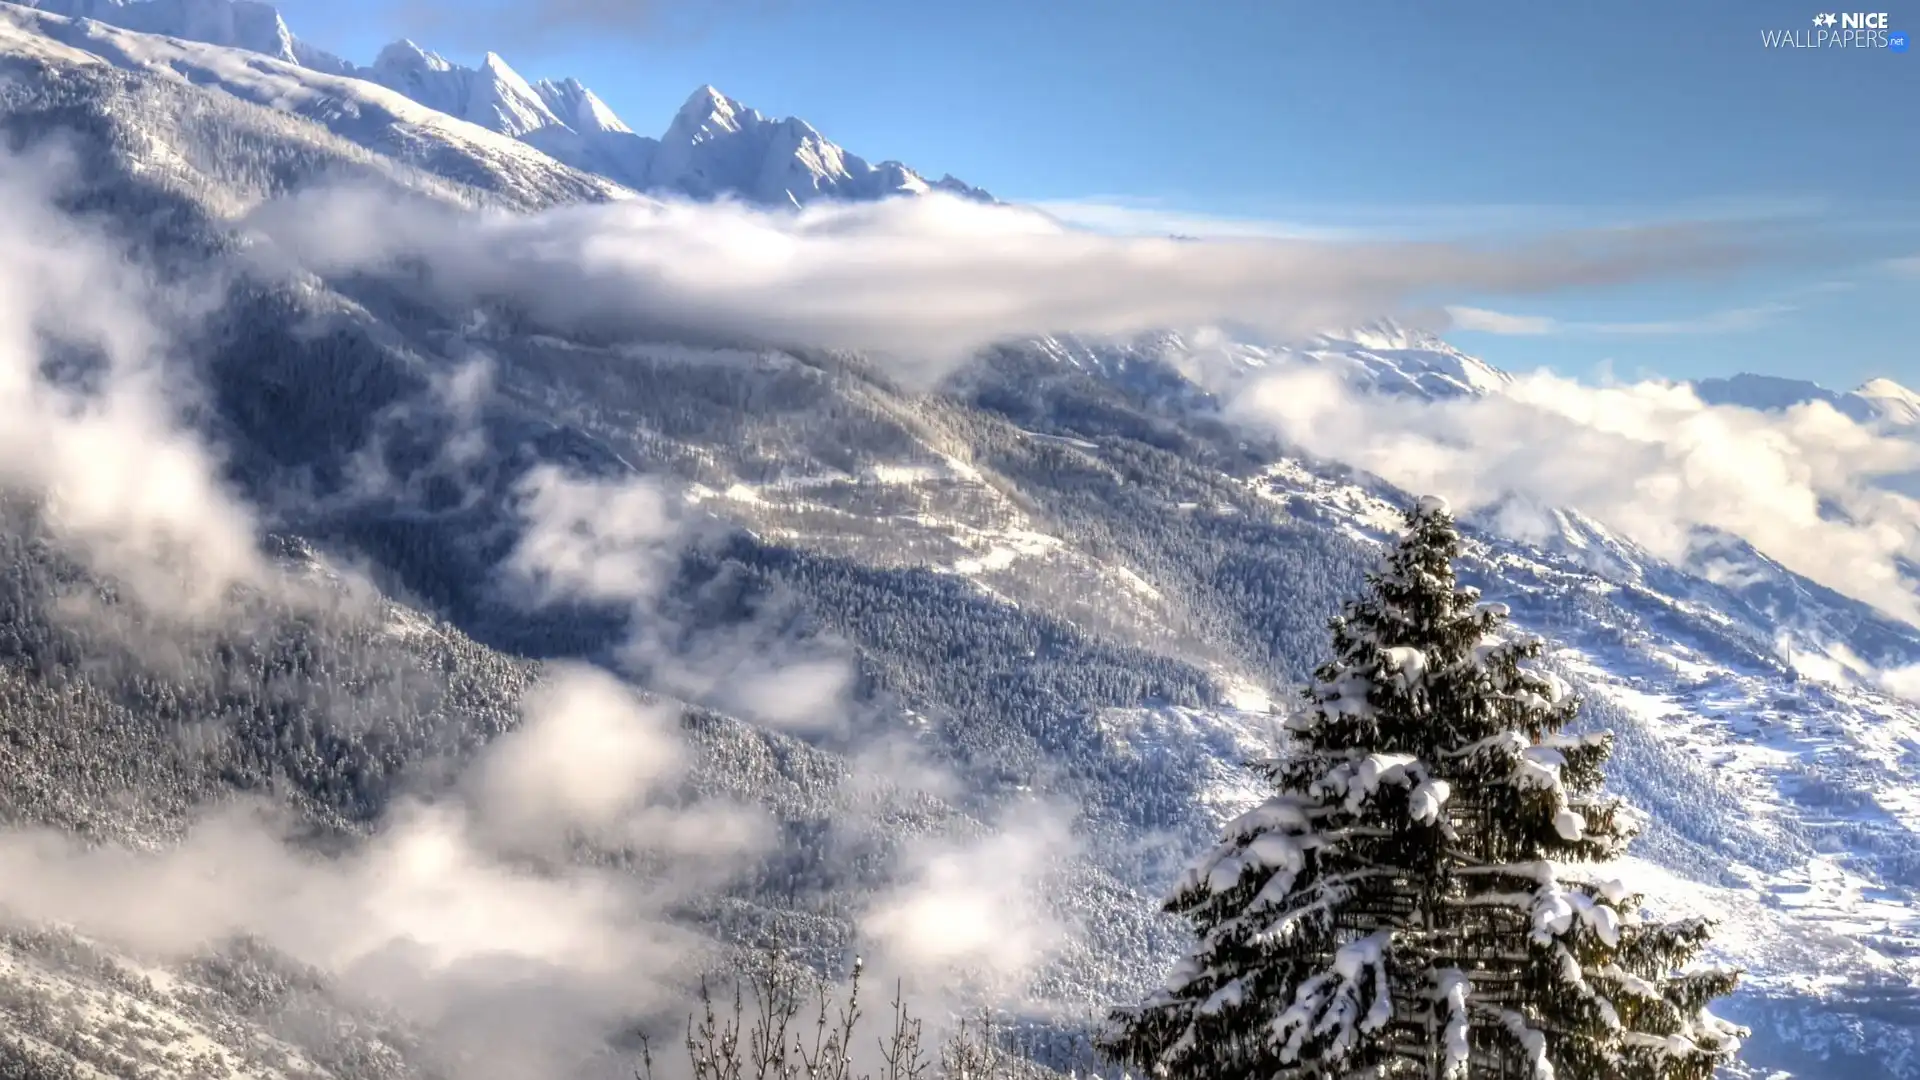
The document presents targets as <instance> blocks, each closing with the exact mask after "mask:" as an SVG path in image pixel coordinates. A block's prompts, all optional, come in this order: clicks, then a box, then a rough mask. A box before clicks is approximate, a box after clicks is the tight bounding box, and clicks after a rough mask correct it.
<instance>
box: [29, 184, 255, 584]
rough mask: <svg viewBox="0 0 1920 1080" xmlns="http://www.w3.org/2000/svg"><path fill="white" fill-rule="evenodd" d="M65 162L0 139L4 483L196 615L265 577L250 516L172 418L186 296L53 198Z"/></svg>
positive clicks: (67, 533) (89, 553)
mask: <svg viewBox="0 0 1920 1080" xmlns="http://www.w3.org/2000/svg"><path fill="white" fill-rule="evenodd" d="M76 168H78V166H77V165H75V164H74V163H73V162H72V161H70V160H69V159H67V158H66V157H64V156H63V155H61V154H58V153H54V152H51V151H47V150H44V149H43V150H42V151H41V152H38V153H34V154H29V155H16V154H13V153H9V152H4V151H0V201H3V202H4V203H5V205H6V206H7V212H6V213H5V214H4V215H0V489H10V490H12V491H13V492H15V493H23V494H25V495H27V496H28V497H29V498H31V499H33V500H35V501H37V502H39V503H40V504H41V505H42V506H43V507H44V510H45V513H46V517H47V521H48V523H49V525H50V527H51V528H52V529H53V532H54V535H55V536H56V538H58V539H59V540H60V541H61V542H62V543H63V544H64V545H65V546H67V547H68V548H69V549H70V550H71V551H72V552H73V553H74V554H76V555H78V556H80V557H81V558H83V559H84V560H86V561H87V562H88V563H89V564H91V565H92V566H93V568H94V569H96V570H98V571H101V572H103V573H106V574H110V575H113V576H115V577H117V578H118V579H120V581H121V582H122V583H123V584H124V585H126V586H127V587H128V588H129V589H130V590H131V591H132V592H133V593H134V594H135V596H136V597H138V598H139V599H142V600H144V601H146V602H147V603H148V606H149V607H150V609H152V611H153V612H155V613H157V614H167V615H173V616H188V615H195V614H204V613H206V612H208V611H210V610H213V609H215V608H217V607H218V606H219V605H220V603H221V601H222V599H223V597H224V595H225V592H226V589H227V588H228V586H230V585H232V584H234V583H236V582H241V581H258V580H259V579H260V578H261V577H262V565H263V564H262V562H261V560H260V557H259V554H258V552H257V550H256V548H255V545H254V533H253V522H252V518H251V515H250V514H249V512H248V511H247V509H246V508H245V507H244V506H243V505H242V504H241V503H240V502H239V501H238V500H237V499H235V498H234V497H232V496H231V495H230V494H229V493H228V492H227V491H226V490H225V488H224V486H223V484H222V482H221V480H220V478H219V477H220V472H219V465H220V462H219V458H218V455H217V454H216V453H215V452H214V451H213V449H212V448H211V447H210V446H209V445H207V443H206V442H205V441H204V440H202V439H200V438H199V437H197V436H195V435H194V434H193V433H191V432H190V431H188V430H187V429H186V427H185V426H184V425H183V424H182V423H181V422H180V421H179V419H178V417H179V412H180V409H181V406H182V405H183V404H185V402H184V401H183V400H182V394H183V393H184V392H185V390H184V388H185V387H186V386H187V385H189V383H188V380H185V379H183V378H181V377H180V376H179V373H178V372H176V371H175V370H173V368H172V367H171V365H170V364H169V362H168V360H169V358H168V355H167V352H168V349H169V347H170V340H171V331H172V330H173V329H174V327H173V326H171V325H169V321H170V319H172V318H175V317H186V316H189V315H190V314H191V312H190V310H189V306H190V305H189V304H188V302H187V301H186V300H185V299H184V298H183V292H182V291H180V290H174V291H169V290H168V289H165V288H163V287H162V286H161V285H160V284H159V283H157V282H156V281H154V280H153V279H152V278H151V277H149V276H148V275H147V274H146V273H144V272H143V271H142V270H141V269H140V268H139V267H138V265H137V264H136V263H135V262H133V261H132V260H129V259H128V258H127V255H126V252H125V250H124V248H123V246H122V245H121V244H120V243H119V242H117V241H115V240H114V239H112V238H111V237H109V236H108V235H106V234H105V233H104V232H102V231H100V230H99V229H98V228H97V227H96V226H94V225H93V224H90V223H88V222H86V221H84V220H83V219H79V218H75V217H72V216H70V215H68V214H65V213H63V212H62V211H60V210H59V209H58V208H57V207H56V206H55V202H54V199H55V192H56V190H57V189H58V188H59V187H60V186H61V185H62V184H65V183H68V182H70V180H71V179H72V176H73V170H74V169H76ZM198 284H199V285H200V286H201V287H203V288H209V287H210V286H209V283H206V282H201V283H198ZM63 365H64V366H65V367H66V369H67V371H68V372H69V374H68V375H67V376H66V377H61V376H59V375H57V374H54V373H53V372H55V371H56V370H58V369H59V368H60V367H62V366H63Z"/></svg>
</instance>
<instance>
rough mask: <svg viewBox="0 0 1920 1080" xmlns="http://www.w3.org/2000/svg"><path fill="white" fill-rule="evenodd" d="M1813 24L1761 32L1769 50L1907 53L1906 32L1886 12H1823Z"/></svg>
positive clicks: (1763, 45) (1761, 39)
mask: <svg viewBox="0 0 1920 1080" xmlns="http://www.w3.org/2000/svg"><path fill="white" fill-rule="evenodd" d="M1810 22H1811V25H1809V26H1802V27H1793V28H1782V29H1777V30H1762V31H1760V45H1761V47H1763V48H1768V49H1885V50H1886V51H1888V52H1895V53H1903V52H1906V51H1907V45H1908V37H1907V32H1906V31H1905V30H1895V29H1893V28H1892V24H1891V23H1890V22H1888V21H1887V13H1886V12H1884V11H1822V12H1819V13H1818V14H1816V15H1814V16H1813V18H1812V19H1811V20H1810Z"/></svg>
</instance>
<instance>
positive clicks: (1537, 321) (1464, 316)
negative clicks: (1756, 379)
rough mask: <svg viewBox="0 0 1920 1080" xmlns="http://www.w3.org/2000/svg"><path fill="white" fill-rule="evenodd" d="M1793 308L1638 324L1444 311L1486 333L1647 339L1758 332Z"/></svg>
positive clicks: (1472, 310) (1762, 307)
mask: <svg viewBox="0 0 1920 1080" xmlns="http://www.w3.org/2000/svg"><path fill="white" fill-rule="evenodd" d="M1793 310H1794V308H1793V306H1792V305H1789V304H1759V305H1755V306H1752V307H1739V308H1726V309H1723V310H1720V311H1710V312H1707V313H1705V314H1702V315H1695V316H1690V317H1686V318H1679V319H1650V320H1643V321H1638V322H1582V321H1568V320H1562V319H1556V318H1553V317H1551V316H1547V315H1516V314H1510V313H1508V312H1502V311H1490V310H1488V309H1486V308H1476V307H1463V306H1453V307H1448V308H1447V309H1446V311H1447V315H1448V317H1449V318H1450V320H1451V321H1452V323H1453V325H1454V326H1455V327H1457V328H1458V329H1461V330H1472V331H1477V332H1479V333H1485V334H1507V335H1514V336H1538V335H1542V334H1639V335H1648V336H1661V335H1687V334H1732V333H1740V332H1743V331H1748V330H1757V329H1760V328H1761V327H1764V326H1766V325H1767V324H1769V323H1771V322H1772V321H1773V320H1774V319H1775V318H1777V317H1778V316H1780V315H1784V314H1786V313H1788V312H1790V311H1793Z"/></svg>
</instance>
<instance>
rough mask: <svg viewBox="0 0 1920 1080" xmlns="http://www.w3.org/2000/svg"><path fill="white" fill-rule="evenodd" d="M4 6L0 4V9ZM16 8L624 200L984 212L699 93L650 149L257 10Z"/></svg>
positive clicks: (559, 103)
mask: <svg viewBox="0 0 1920 1080" xmlns="http://www.w3.org/2000/svg"><path fill="white" fill-rule="evenodd" d="M4 2H9V0H0V3H4ZM19 3H20V4H21V5H22V6H26V7H31V8H37V9H39V10H41V11H45V12H48V13H51V14H56V15H63V16H66V17H68V18H73V19H88V20H94V21H97V22H101V23H105V24H108V25H111V26H115V27H119V28H122V29H126V30H133V31H136V32H139V33H143V34H158V35H164V36H166V37H172V38H178V39H181V40H183V41H191V42H200V43H204V44H209V45H219V46H223V47H229V48H235V49H244V50H247V51H249V52H254V53H259V54H261V55H263V56H269V57H272V58H274V59H276V60H281V61H285V62H287V63H290V64H296V65H299V66H302V67H305V68H308V69H310V70H313V71H318V72H321V73H323V74H326V75H340V76H346V77H350V78H355V79H361V80H365V81H368V82H372V83H376V84H378V85H380V86H384V87H387V88H388V89H390V90H394V91H397V92H398V93H400V94H403V95H405V96H406V97H408V98H410V99H412V100H413V101H415V102H418V103H419V104H421V105H424V106H426V107H427V108H429V109H432V110H434V111H436V112H439V113H442V114H445V115H447V116H451V117H454V118H457V119H460V120H464V121H467V122H468V123H471V124H474V125H477V126H479V127H482V128H485V129H487V130H488V131H492V132H496V133H498V134H501V135H505V136H508V137H510V138H513V139H517V140H522V141H524V142H525V143H526V144H528V145H530V146H533V147H535V148H537V149H539V150H540V151H541V152H543V153H545V154H547V155H549V156H551V157H552V158H554V159H555V160H557V161H559V162H561V163H563V164H565V165H568V166H571V167H573V168H576V169H579V170H582V171H584V172H588V173H592V174H595V175H598V176H602V177H605V178H607V179H609V180H612V181H614V182H616V183H618V184H621V185H624V186H626V187H628V188H631V189H634V190H636V191H662V192H673V193H678V194H681V195H688V196H692V197H694V198H702V199H705V198H718V197H723V196H724V197H730V198H737V199H744V200H746V201H748V202H755V203H760V204H764V205H768V206H783V207H784V206H800V205H804V204H806V203H808V202H812V201H814V200H815V199H823V198H825V199H842V200H869V199H880V198H887V197H890V196H895V195H917V194H924V193H926V192H928V191H935V190H938V191H943V192H947V193H949V194H953V195H959V196H962V197H964V198H971V199H980V200H984V201H992V196H990V195H988V194H987V193H986V192H984V191H982V190H980V189H978V188H975V187H972V186H971V185H968V184H965V183H963V182H961V181H959V180H956V179H954V178H953V177H952V176H944V177H942V178H940V179H939V180H932V181H930V180H928V179H926V178H924V177H922V176H921V175H920V174H919V173H917V172H915V171H914V170H912V169H910V168H908V167H907V166H905V165H902V164H901V163H899V162H897V161H883V162H880V163H878V164H873V163H869V162H868V161H867V160H866V159H865V158H862V157H860V156H858V155H855V154H851V153H848V152H847V151H846V150H844V149H842V148H841V147H839V146H838V145H836V144H834V143H833V142H831V141H829V140H828V139H827V138H826V137H824V136H822V135H821V134H820V133H819V132H818V131H815V130H814V129H813V128H812V127H811V126H810V125H808V124H807V123H806V122H805V121H804V120H800V119H797V118H794V117H788V118H786V119H784V120H775V119H771V118H769V117H766V116H763V115H761V114H760V113H758V112H756V111H754V110H753V109H750V108H748V107H746V106H745V105H742V104H741V103H739V102H737V101H734V100H733V99H731V98H728V97H727V96H725V95H724V94H721V93H720V92H719V91H718V90H715V89H714V88H712V87H710V86H706V87H701V88H700V89H699V90H696V91H695V92H694V93H693V95H692V96H690V97H689V98H688V99H687V102H686V104H685V105H683V106H682V107H681V109H680V111H679V112H678V113H677V114H676V115H675V116H674V118H673V120H672V121H671V123H670V124H669V125H668V127H667V130H666V133H665V134H664V135H663V136H661V137H660V138H659V139H652V138H648V137H645V136H641V135H637V134H635V133H634V131H633V130H632V129H631V128H630V127H629V126H628V125H627V124H626V123H625V122H624V121H622V120H621V119H620V117H619V116H618V115H616V114H615V113H614V112H613V110H612V109H610V108H609V107H608V106H607V104H606V103H605V102H604V101H602V100H601V99H600V98H599V97H598V96H596V95H595V94H594V93H593V92H592V91H591V90H589V89H587V88H586V87H585V86H582V85H581V84H580V83H579V82H578V81H577V80H574V79H563V80H560V81H557V82H556V81H552V80H541V81H540V82H538V83H530V82H528V81H527V80H526V79H524V78H522V77H521V76H520V74H519V73H518V72H516V71H515V70H514V69H513V68H512V67H511V66H509V65H508V64H507V62H506V60H504V59H503V58H501V56H500V55H499V54H498V53H493V52H489V53H487V54H486V56H485V57H484V58H483V59H482V61H481V63H480V66H479V67H477V68H470V67H464V66H462V65H459V64H455V63H453V62H451V61H449V60H447V59H446V58H444V57H442V56H440V55H439V54H438V53H435V52H432V51H430V50H427V49H425V48H422V47H421V46H419V45H416V44H415V43H413V42H412V41H408V40H404V39H403V40H401V41H396V42H394V43H393V44H391V45H388V46H387V47H386V48H384V49H382V50H381V51H380V54H379V55H378V56H377V57H376V58H375V59H374V61H373V63H372V64H371V65H369V66H366V67H360V66H358V65H355V64H353V63H350V62H348V61H345V60H342V59H341V58H339V57H337V56H334V55H333V54H331V53H328V52H326V51H324V50H320V49H315V48H313V47H311V46H309V45H307V44H305V43H304V42H302V41H300V40H299V39H298V38H296V37H295V36H294V35H293V33H292V32H291V31H290V30H289V29H288V28H287V24H286V22H285V21H284V20H283V19H282V18H281V17H280V14H279V12H278V11H277V10H276V9H275V8H273V7H272V6H270V5H268V4H264V3H259V2H257V0H19Z"/></svg>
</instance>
